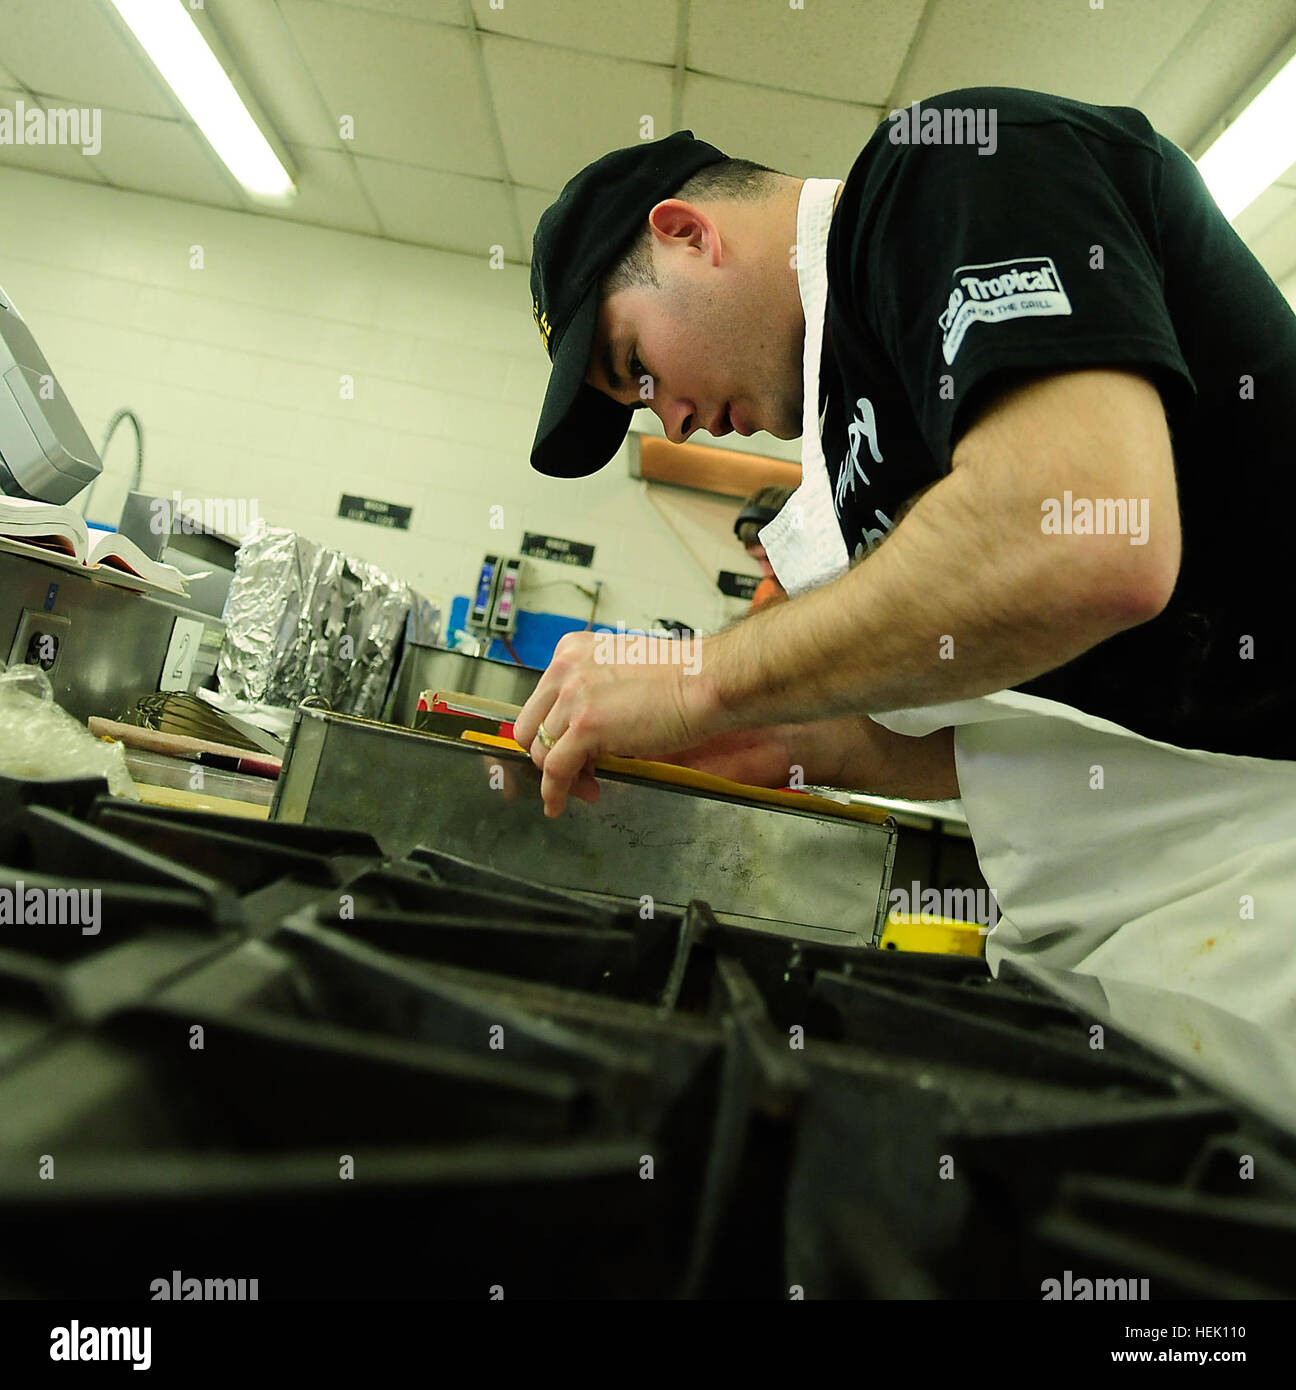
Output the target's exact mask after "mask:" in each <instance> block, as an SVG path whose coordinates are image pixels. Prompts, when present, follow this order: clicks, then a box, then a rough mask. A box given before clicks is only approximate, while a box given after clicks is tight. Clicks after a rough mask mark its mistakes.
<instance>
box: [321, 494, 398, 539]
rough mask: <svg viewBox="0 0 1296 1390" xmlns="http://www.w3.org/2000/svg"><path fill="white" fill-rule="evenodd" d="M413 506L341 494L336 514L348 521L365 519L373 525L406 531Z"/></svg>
mask: <svg viewBox="0 0 1296 1390" xmlns="http://www.w3.org/2000/svg"><path fill="white" fill-rule="evenodd" d="M413 514H414V509H413V507H401V506H398V505H397V504H396V503H395V502H376V501H375V500H374V499H373V498H372V497H352V496H351V495H350V494H349V493H346V492H344V493H343V494H342V501H341V502H340V503H339V504H338V515H339V516H344V517H346V519H347V520H348V521H367V522H369V523H370V524H371V525H374V526H389V527H391V528H392V529H393V530H396V531H408V530H409V524H410V517H411V516H413Z"/></svg>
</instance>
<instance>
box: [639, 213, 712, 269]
mask: <svg viewBox="0 0 1296 1390" xmlns="http://www.w3.org/2000/svg"><path fill="white" fill-rule="evenodd" d="M648 225H649V227H650V228H651V230H652V234H653V236H654V237H655V238H656V239H657V241H659V242H661V244H662V245H663V247H665V248H666V249H668V250H670V249H676V248H679V247H686V248H688V249H689V250H694V251H698V252H700V253H701V254H703V255H705V256H706V257H707V259H708V260H710V261H711V263H712V264H713V265H715V264H718V263H719V260H720V251H721V242H720V229H719V228H718V227H717V226H716V224H715V223H714V222H713V221H712V220H711V219H710V217H708V216H707V214H706V213H705V212H703V211H702V209H701V208H699V207H697V206H696V205H695V204H693V203H686V202H684V201H683V200H682V199H679V198H666V199H664V200H663V201H662V202H660V203H658V204H657V206H656V207H654V208H653V210H652V211H651V212H650V213H649V214H648Z"/></svg>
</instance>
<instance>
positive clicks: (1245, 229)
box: [1233, 184, 1296, 280]
mask: <svg viewBox="0 0 1296 1390" xmlns="http://www.w3.org/2000/svg"><path fill="white" fill-rule="evenodd" d="M1294 215H1296V188H1286V187H1284V186H1283V185H1281V184H1273V185H1271V186H1270V187H1269V188H1266V189H1265V191H1264V192H1263V193H1262V194H1261V195H1260V196H1259V197H1258V198H1257V199H1256V200H1255V202H1254V203H1252V204H1251V205H1250V206H1249V207H1247V208H1244V209H1243V210H1242V211H1241V212H1240V213H1239V214H1238V216H1237V217H1236V218H1234V220H1233V230H1234V231H1235V232H1237V234H1238V236H1240V237H1241V238H1242V240H1243V241H1245V242H1246V244H1247V245H1248V246H1249V247H1250V248H1251V250H1252V252H1253V253H1254V254H1255V257H1256V259H1257V260H1258V261H1259V262H1260V264H1261V265H1263V266H1264V268H1265V269H1266V270H1267V271H1268V272H1269V274H1270V275H1271V276H1272V277H1273V278H1274V279H1275V280H1281V279H1282V278H1283V277H1284V276H1285V275H1287V274H1289V273H1290V272H1291V271H1292V270H1293V269H1296V266H1294V265H1293V264H1292V263H1291V262H1287V263H1286V264H1284V259H1283V258H1284V256H1285V255H1286V254H1287V251H1288V249H1289V248H1290V243H1291V229H1292V227H1293V225H1296V217H1294Z"/></svg>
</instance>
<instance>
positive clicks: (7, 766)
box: [0, 665, 139, 801]
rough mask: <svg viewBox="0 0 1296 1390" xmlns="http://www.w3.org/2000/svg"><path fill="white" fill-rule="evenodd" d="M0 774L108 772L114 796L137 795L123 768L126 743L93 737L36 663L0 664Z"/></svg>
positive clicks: (84, 774) (100, 774) (87, 774)
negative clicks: (60, 699)
mask: <svg viewBox="0 0 1296 1390" xmlns="http://www.w3.org/2000/svg"><path fill="white" fill-rule="evenodd" d="M0 775H3V776H5V777H36V778H44V779H56V778H65V777H106V778H107V779H108V790H109V791H110V792H112V793H113V794H114V795H115V796H126V797H130V798H131V799H132V800H135V801H138V800H139V792H138V791H136V789H135V783H134V782H133V781H131V776H130V773H129V772H128V771H127V770H126V748H125V745H124V744H120V743H105V742H104V740H103V739H99V738H95V736H94V735H93V734H92V733H91V732H90V730H89V729H87V728H86V727H85V725H84V724H81V723H78V721H77V720H75V719H73V717H72V716H71V715H70V714H69V713H68V712H67V711H66V710H65V709H63V708H62V707H61V706H59V705H58V704H56V703H55V700H54V688H53V686H51V685H50V681H49V677H48V676H47V675H46V674H45V672H44V671H42V670H41V669H40V667H39V666H10V667H8V668H7V669H6V668H5V667H4V666H3V665H0Z"/></svg>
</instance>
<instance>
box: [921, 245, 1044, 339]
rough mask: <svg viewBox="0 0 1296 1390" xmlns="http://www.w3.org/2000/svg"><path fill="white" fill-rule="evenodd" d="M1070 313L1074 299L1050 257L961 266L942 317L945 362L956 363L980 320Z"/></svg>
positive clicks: (1020, 257)
mask: <svg viewBox="0 0 1296 1390" xmlns="http://www.w3.org/2000/svg"><path fill="white" fill-rule="evenodd" d="M1070 312H1071V301H1070V300H1069V299H1068V298H1067V292H1066V290H1064V289H1063V288H1062V277H1061V276H1060V275H1059V274H1058V270H1057V266H1055V265H1054V264H1053V258H1052V257H1051V256H1018V257H1017V258H1016V259H1014V260H1011V261H988V262H986V264H984V265H961V266H959V268H958V269H957V270H956V271H955V272H954V287H953V289H952V290H951V291H950V297H949V303H948V304H947V305H946V306H945V312H944V313H943V314H942V315H941V316H940V319H939V320H938V322H939V324H940V329H941V332H942V333H943V334H944V337H943V339H942V340H941V350H942V352H943V353H944V355H945V362H946V365H949V364H950V363H952V362H953V361H954V358H955V357H956V356H957V354H958V350H959V348H960V347H962V345H963V339H964V337H965V336H966V335H967V331H968V329H969V328H971V326H972V325H973V324H974V323H976V322H977V321H978V320H980V321H981V322H982V323H1003V322H1004V321H1005V320H1006V319H1024V318H1040V317H1043V316H1044V315H1046V314H1069V313H1070Z"/></svg>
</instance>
